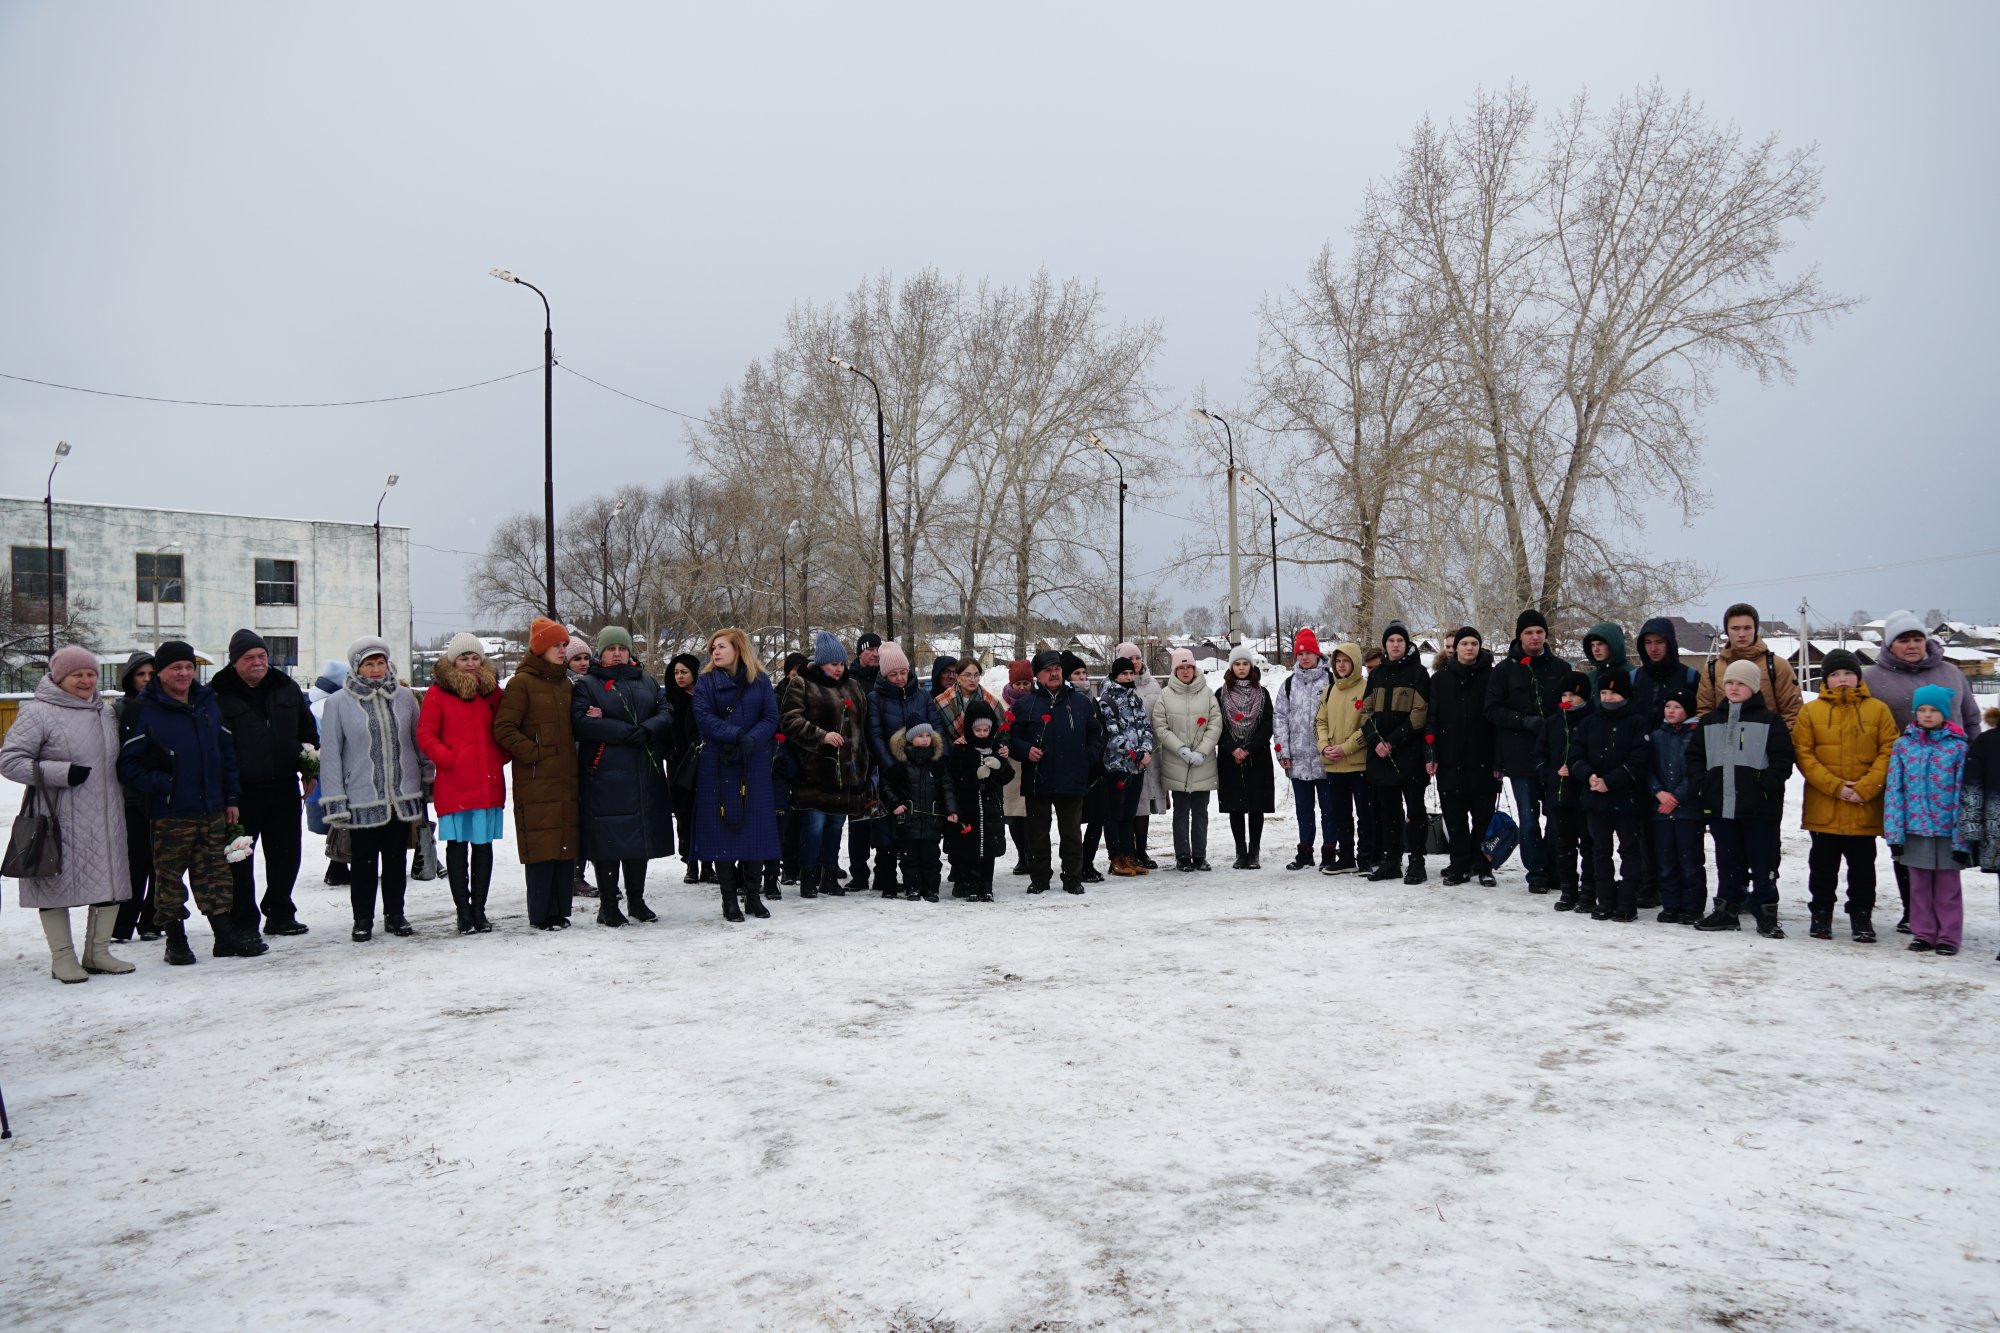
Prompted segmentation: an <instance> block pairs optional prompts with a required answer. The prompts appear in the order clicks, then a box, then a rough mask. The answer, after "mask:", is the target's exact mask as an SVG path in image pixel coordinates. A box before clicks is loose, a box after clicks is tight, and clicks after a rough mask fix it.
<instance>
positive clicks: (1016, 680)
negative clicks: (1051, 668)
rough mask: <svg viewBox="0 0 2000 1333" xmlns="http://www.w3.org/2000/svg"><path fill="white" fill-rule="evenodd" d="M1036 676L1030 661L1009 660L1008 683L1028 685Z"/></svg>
mask: <svg viewBox="0 0 2000 1333" xmlns="http://www.w3.org/2000/svg"><path fill="white" fill-rule="evenodd" d="M1034 678H1035V672H1034V669H1033V667H1032V666H1031V665H1030V664H1029V663H1028V662H1026V661H1020V662H1009V663H1008V664H1007V683H1008V684H1009V685H1026V684H1028V683H1029V682H1030V681H1032V680H1034Z"/></svg>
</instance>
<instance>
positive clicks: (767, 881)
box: [764, 861, 785, 898]
mask: <svg viewBox="0 0 2000 1333" xmlns="http://www.w3.org/2000/svg"><path fill="white" fill-rule="evenodd" d="M764 896H765V897H766V898H782V897H784V896H785V895H784V893H783V891H782V890H780V889H779V888H778V863H777V862H776V861H766V862H765V863H764Z"/></svg>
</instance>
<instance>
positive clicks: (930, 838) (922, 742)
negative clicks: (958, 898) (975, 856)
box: [882, 722, 958, 903]
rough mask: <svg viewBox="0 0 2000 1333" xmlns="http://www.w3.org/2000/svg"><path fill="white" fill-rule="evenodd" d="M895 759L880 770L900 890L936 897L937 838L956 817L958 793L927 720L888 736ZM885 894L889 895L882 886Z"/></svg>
mask: <svg viewBox="0 0 2000 1333" xmlns="http://www.w3.org/2000/svg"><path fill="white" fill-rule="evenodd" d="M889 754H890V756H891V758H893V759H894V760H895V762H894V763H893V764H891V765H890V766H889V768H888V770H887V771H886V772H884V773H883V774H882V791H883V799H884V801H885V802H886V804H887V805H888V806H889V810H890V813H891V814H893V815H894V816H895V830H896V857H897V859H898V860H900V861H901V862H902V863H903V865H902V869H903V896H904V897H905V898H908V899H911V900H912V901H914V900H916V899H918V898H922V899H923V900H924V901H925V902H927V903H934V902H936V901H937V900H938V880H939V878H940V870H941V868H940V863H939V860H938V840H939V839H940V838H942V837H943V836H944V831H945V829H946V828H948V827H954V826H956V825H957V823H958V812H957V809H956V804H957V797H956V795H955V793H954V792H953V791H952V789H951V783H950V781H949V780H948V778H947V776H946V774H945V767H944V765H943V764H942V763H940V762H938V733H937V730H936V729H935V728H934V727H932V726H931V724H930V723H928V722H919V723H917V725H915V726H914V727H910V728H908V729H906V730H900V731H897V732H895V733H893V734H892V735H891V736H890V737H889ZM882 896H883V897H885V898H886V897H888V896H889V895H888V892H887V891H886V890H885V891H884V892H883V894H882Z"/></svg>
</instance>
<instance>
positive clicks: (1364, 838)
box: [1320, 773, 1375, 860]
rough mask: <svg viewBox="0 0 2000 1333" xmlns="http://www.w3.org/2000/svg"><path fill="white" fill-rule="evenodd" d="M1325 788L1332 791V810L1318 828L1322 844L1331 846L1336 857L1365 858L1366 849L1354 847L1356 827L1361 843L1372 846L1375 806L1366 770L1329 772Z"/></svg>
mask: <svg viewBox="0 0 2000 1333" xmlns="http://www.w3.org/2000/svg"><path fill="white" fill-rule="evenodd" d="M1326 789H1327V790H1328V791H1329V792H1331V793H1332V796H1331V798H1330V799H1331V800H1332V802H1333V804H1332V807H1331V808H1332V810H1333V813H1332V814H1330V815H1328V816H1327V817H1326V818H1325V820H1324V821H1323V823H1324V827H1323V828H1321V830H1320V843H1321V845H1322V846H1326V847H1331V848H1333V853H1334V855H1335V856H1336V857H1350V858H1353V857H1358V858H1360V859H1364V860H1365V859H1367V858H1368V852H1367V851H1361V852H1357V851H1356V850H1355V837H1354V834H1355V830H1356V829H1359V830H1360V831H1361V846H1362V847H1363V848H1368V849H1373V848H1374V846H1375V823H1374V821H1375V806H1374V804H1373V803H1372V802H1371V801H1370V800H1369V799H1368V775H1367V774H1366V773H1329V774H1327V775H1326Z"/></svg>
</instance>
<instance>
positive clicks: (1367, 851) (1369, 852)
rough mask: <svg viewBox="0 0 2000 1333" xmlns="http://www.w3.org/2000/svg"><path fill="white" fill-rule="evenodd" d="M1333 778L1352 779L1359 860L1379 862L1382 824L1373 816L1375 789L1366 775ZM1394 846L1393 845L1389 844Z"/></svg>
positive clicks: (1346, 775)
mask: <svg viewBox="0 0 2000 1333" xmlns="http://www.w3.org/2000/svg"><path fill="white" fill-rule="evenodd" d="M1333 776H1334V777H1335V778H1353V779H1354V827H1355V830H1356V841H1357V842H1359V843H1360V844H1361V853H1360V855H1361V859H1362V860H1363V861H1364V862H1365V861H1379V860H1381V859H1382V856H1383V847H1382V824H1381V821H1380V820H1378V819H1377V818H1376V815H1375V787H1374V784H1372V783H1370V782H1369V781H1368V775H1367V774H1366V773H1336V774H1334V775H1333ZM1391 845H1394V844H1391Z"/></svg>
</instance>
